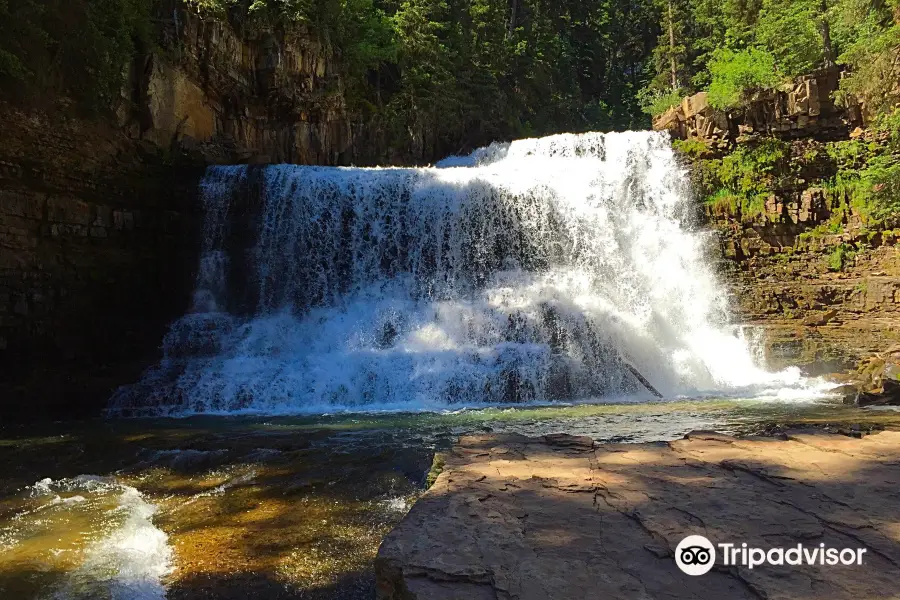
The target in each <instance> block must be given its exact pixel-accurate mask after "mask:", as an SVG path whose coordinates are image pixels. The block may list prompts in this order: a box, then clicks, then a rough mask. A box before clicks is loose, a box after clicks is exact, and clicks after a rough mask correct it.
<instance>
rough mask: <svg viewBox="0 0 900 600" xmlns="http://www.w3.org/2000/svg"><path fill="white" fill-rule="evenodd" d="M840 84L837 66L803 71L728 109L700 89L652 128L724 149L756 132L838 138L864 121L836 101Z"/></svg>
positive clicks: (854, 110) (856, 111)
mask: <svg viewBox="0 0 900 600" xmlns="http://www.w3.org/2000/svg"><path fill="white" fill-rule="evenodd" d="M838 83H839V73H838V72H837V71H825V72H822V73H818V74H814V75H804V76H802V77H799V78H797V79H796V80H795V81H793V82H792V83H790V84H787V85H785V86H783V87H782V88H779V89H774V90H767V91H764V92H759V93H757V94H756V95H755V96H754V97H753V98H751V99H749V100H748V101H747V102H745V103H744V104H743V105H742V106H741V107H740V108H737V109H734V110H731V111H722V110H717V109H715V108H713V107H712V106H710V104H709V100H708V97H707V93H706V92H700V93H698V94H695V95H693V96H689V97H687V98H684V100H683V101H682V103H681V105H679V106H675V107H672V108H670V109H669V110H668V111H666V112H665V113H663V114H662V115H660V116H659V117H657V118H655V119H654V121H653V128H654V129H656V130H666V131H669V132H670V133H671V134H672V136H673V137H674V138H676V139H694V140H699V141H702V142H704V143H706V144H707V145H709V146H711V147H717V148H722V149H724V148H728V147H731V146H732V145H733V144H734V143H735V142H737V141H740V140H741V139H743V138H746V137H748V136H753V135H760V134H761V135H774V136H776V137H780V138H785V139H793V138H800V137H812V138H817V139H835V138H841V137H845V136H846V135H847V132H849V131H850V130H851V129H853V128H855V127H857V126H859V125H861V124H862V109H861V107H860V106H852V107H850V108H842V107H839V106H837V105H835V103H834V100H833V99H832V95H833V93H834V92H835V91H836V90H837V89H838Z"/></svg>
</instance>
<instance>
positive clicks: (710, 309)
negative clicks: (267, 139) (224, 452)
mask: <svg viewBox="0 0 900 600" xmlns="http://www.w3.org/2000/svg"><path fill="white" fill-rule="evenodd" d="M439 167H440V168H420V169H357V168H322V167H299V166H272V167H267V168H265V169H256V170H248V168H246V167H217V168H211V169H210V170H209V173H208V175H207V177H206V179H205V181H204V183H203V199H204V203H205V211H206V212H205V214H206V221H205V226H204V246H203V252H202V257H201V263H200V269H199V275H198V278H197V289H196V294H195V301H194V307H193V310H192V312H190V313H189V314H187V315H185V316H184V317H183V318H182V319H180V320H179V321H177V322H176V323H175V324H173V326H172V328H171V331H170V333H169V334H168V336H167V337H166V339H165V340H164V344H163V350H164V354H165V357H164V359H163V360H162V361H161V363H160V364H159V365H158V366H156V367H154V368H153V369H151V370H150V371H148V372H147V373H146V374H145V376H144V378H143V380H142V382H140V383H139V384H137V385H135V386H131V387H128V388H123V389H122V390H120V391H119V392H118V393H117V394H116V396H115V397H114V398H113V400H112V402H111V405H110V406H111V411H112V412H113V413H119V414H191V413H195V412H225V413H234V412H261V413H298V412H323V411H333V410H336V409H337V410H341V409H351V410H359V409H406V410H419V409H443V408H447V407H450V406H454V407H458V406H460V405H464V406H476V405H484V404H491V403H504V402H548V401H558V400H565V401H595V400H598V399H623V398H629V399H635V400H641V399H647V398H649V397H650V394H649V392H648V391H647V389H646V388H645V387H644V386H643V385H642V384H641V383H640V382H639V381H638V380H637V379H636V378H635V376H634V375H633V374H632V373H631V372H630V371H629V370H628V369H627V368H625V367H624V365H623V362H625V361H627V362H628V363H629V364H631V365H632V366H633V367H634V368H636V369H637V370H638V371H639V372H640V373H642V374H643V376H644V377H645V378H646V379H647V380H649V382H650V383H651V384H652V385H653V386H654V387H655V388H657V389H658V390H659V391H660V392H661V393H662V394H663V395H664V396H665V397H667V398H676V397H698V396H710V395H714V396H739V397H756V396H767V397H771V396H775V397H809V396H811V395H814V394H815V390H814V389H812V388H810V387H809V386H808V385H807V383H806V382H805V381H804V380H803V379H802V378H801V377H800V375H799V372H797V371H794V370H792V371H786V372H782V373H776V374H772V373H767V372H765V371H764V370H762V369H760V368H759V367H758V366H757V365H756V364H755V363H754V359H753V356H752V353H751V350H750V348H749V347H748V343H747V341H746V340H745V339H744V337H743V336H740V335H737V334H736V331H737V329H736V328H735V327H732V326H731V324H730V323H729V319H728V313H727V301H726V297H725V293H724V290H723V288H722V287H721V286H720V285H719V284H718V283H717V281H716V279H715V277H714V274H713V273H712V271H711V268H710V266H709V261H708V260H707V259H706V257H705V256H704V252H705V250H704V249H705V248H707V247H708V245H709V244H708V240H707V239H706V234H704V233H703V232H701V231H697V230H696V229H694V228H692V227H691V226H690V223H689V222H688V215H689V212H690V204H689V197H688V196H689V195H688V190H687V185H686V177H685V173H684V172H683V170H682V169H681V168H680V167H679V165H678V164H677V163H676V160H675V157H674V155H673V152H672V150H671V148H670V144H669V140H668V138H667V136H666V135H665V134H663V133H649V132H639V133H634V132H632V133H614V134H605V135H604V134H597V133H592V134H584V135H560V136H553V137H550V138H542V139H537V140H523V141H519V142H513V143H512V144H509V145H499V144H495V145H492V146H491V147H489V148H485V149H482V150H479V151H477V152H475V153H474V154H473V155H472V156H470V157H464V158H460V157H452V158H450V159H447V160H445V161H443V162H442V163H441V164H440V165H439Z"/></svg>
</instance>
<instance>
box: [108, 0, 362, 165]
mask: <svg viewBox="0 0 900 600" xmlns="http://www.w3.org/2000/svg"><path fill="white" fill-rule="evenodd" d="M163 14H168V15H171V16H167V17H166V18H164V19H162V20H161V21H160V23H159V28H160V33H159V37H160V39H161V44H160V46H159V47H157V48H155V49H154V50H153V51H149V52H145V53H142V54H140V55H139V56H138V57H137V58H136V59H135V61H134V63H133V64H132V65H131V67H130V77H129V86H128V89H126V90H125V95H126V96H128V97H127V98H125V101H124V102H123V103H122V108H121V109H120V111H119V119H120V123H121V125H122V126H123V128H124V130H125V131H126V132H127V133H128V134H129V135H130V136H131V137H132V138H135V139H140V140H146V141H147V142H150V143H152V144H154V145H156V146H157V147H159V148H164V149H171V150H176V151H179V152H183V153H186V154H188V155H190V156H193V157H195V158H199V159H200V160H202V161H204V162H207V163H241V162H289V163H300V164H322V165H337V164H349V163H350V162H353V161H365V160H366V159H367V158H368V156H367V155H365V153H361V152H358V151H357V149H356V147H354V143H353V142H354V128H353V125H352V124H351V121H350V118H349V117H348V116H347V111H346V107H345V102H344V96H343V83H342V81H341V77H340V75H339V72H338V69H337V66H336V62H335V57H334V54H333V53H332V51H331V50H330V49H329V48H328V47H327V46H326V45H325V44H324V43H323V41H322V40H319V39H317V37H316V36H315V35H314V34H313V33H311V32H309V31H306V30H304V29H300V30H297V31H292V32H285V31H281V30H278V29H276V28H274V27H260V26H255V27H254V26H250V25H244V24H241V23H229V22H228V21H227V20H224V19H210V18H205V19H204V18H201V17H199V16H198V15H196V14H194V13H193V12H191V11H190V10H187V9H185V8H184V6H182V5H181V3H174V5H173V7H172V10H171V12H169V13H163ZM360 135H361V134H360ZM357 137H359V136H357Z"/></svg>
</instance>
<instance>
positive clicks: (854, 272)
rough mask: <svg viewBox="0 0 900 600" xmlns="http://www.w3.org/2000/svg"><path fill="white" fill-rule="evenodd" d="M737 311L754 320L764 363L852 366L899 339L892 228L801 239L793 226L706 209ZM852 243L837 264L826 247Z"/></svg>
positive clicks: (816, 370) (898, 270) (899, 287)
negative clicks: (761, 222)
mask: <svg viewBox="0 0 900 600" xmlns="http://www.w3.org/2000/svg"><path fill="white" fill-rule="evenodd" d="M711 219H712V222H713V224H714V226H715V228H716V229H717V231H718V233H719V242H720V244H721V251H722V255H723V256H724V260H723V261H722V273H723V275H724V277H725V279H726V280H727V282H728V284H729V287H730V290H731V293H732V298H733V305H734V309H735V312H736V314H737V315H738V316H739V319H740V320H741V321H742V322H744V323H748V324H750V325H754V326H757V327H759V332H760V333H761V336H760V340H761V341H762V344H763V350H764V354H765V357H766V359H767V361H768V364H769V366H770V367H772V368H783V367H786V366H791V365H797V366H800V367H802V368H804V369H805V370H806V371H807V372H808V373H811V374H824V373H829V372H836V371H841V370H845V369H849V368H853V367H854V366H856V364H858V363H859V362H860V361H861V360H863V359H865V358H866V357H868V356H870V355H872V354H874V353H877V352H880V351H882V350H884V349H885V348H887V347H890V346H893V345H896V344H897V342H898V341H900V248H898V246H897V241H898V238H900V232H896V231H885V232H882V233H879V234H878V235H876V236H874V237H872V238H869V237H868V235H864V236H863V235H854V234H852V233H849V232H846V231H844V232H839V233H834V234H827V235H825V236H822V237H821V238H817V239H813V240H809V239H804V238H803V237H801V234H800V233H798V228H797V227H796V226H793V227H792V226H788V225H785V224H778V223H773V224H768V225H759V224H749V223H742V222H740V221H735V220H729V219H728V218H727V217H723V216H721V215H718V216H712V217H711ZM839 248H852V250H850V251H849V252H850V253H852V256H850V257H849V258H848V259H847V263H846V265H845V266H844V268H842V269H840V270H835V269H834V268H833V266H832V265H833V262H834V260H835V259H834V258H833V257H834V253H835V252H840V251H841V250H839Z"/></svg>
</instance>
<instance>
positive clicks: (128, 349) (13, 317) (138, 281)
mask: <svg viewBox="0 0 900 600" xmlns="http://www.w3.org/2000/svg"><path fill="white" fill-rule="evenodd" d="M0 131H2V132H3V134H2V135H3V143H2V144H0V398H2V401H0V414H3V415H14V416H15V415H18V416H50V415H55V414H66V415H71V414H85V413H94V414H96V412H97V411H98V410H99V408H100V407H102V406H103V403H104V401H105V397H106V394H108V393H109V391H110V390H111V389H113V388H114V387H115V385H116V384H117V383H120V382H121V381H122V380H123V379H127V378H129V377H132V376H134V374H136V373H139V372H140V369H141V367H142V364H143V362H142V361H143V360H146V359H147V357H148V355H149V356H152V355H153V353H154V351H155V348H156V345H157V344H158V342H159V339H160V336H161V335H162V334H163V333H164V331H165V325H166V323H167V322H168V320H169V319H170V318H172V316H173V315H176V314H178V313H180V312H181V311H182V310H183V309H184V307H185V305H186V302H187V299H188V293H189V292H188V290H189V288H190V282H191V270H192V269H193V268H194V267H193V264H194V262H195V258H194V253H193V246H194V243H193V240H194V239H196V235H195V233H194V223H195V222H196V221H195V219H194V212H195V207H194V196H195V193H196V192H195V190H196V184H197V181H198V178H199V176H200V175H201V174H202V169H198V168H197V167H191V166H183V167H177V166H175V165H172V164H170V163H166V162H164V161H162V160H160V157H159V156H157V155H156V153H155V152H154V153H152V154H150V155H148V154H144V153H142V152H141V148H140V147H139V146H136V145H135V144H134V143H133V142H132V140H129V139H128V138H127V137H126V136H125V135H123V134H122V132H121V131H119V130H117V129H116V128H114V127H110V126H108V125H107V124H104V123H102V122H95V121H87V120H81V119H74V118H64V117H62V116H59V115H56V116H54V117H50V116H48V115H46V114H40V113H34V112H24V111H22V110H19V109H16V108H14V107H12V106H9V105H2V106H0Z"/></svg>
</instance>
